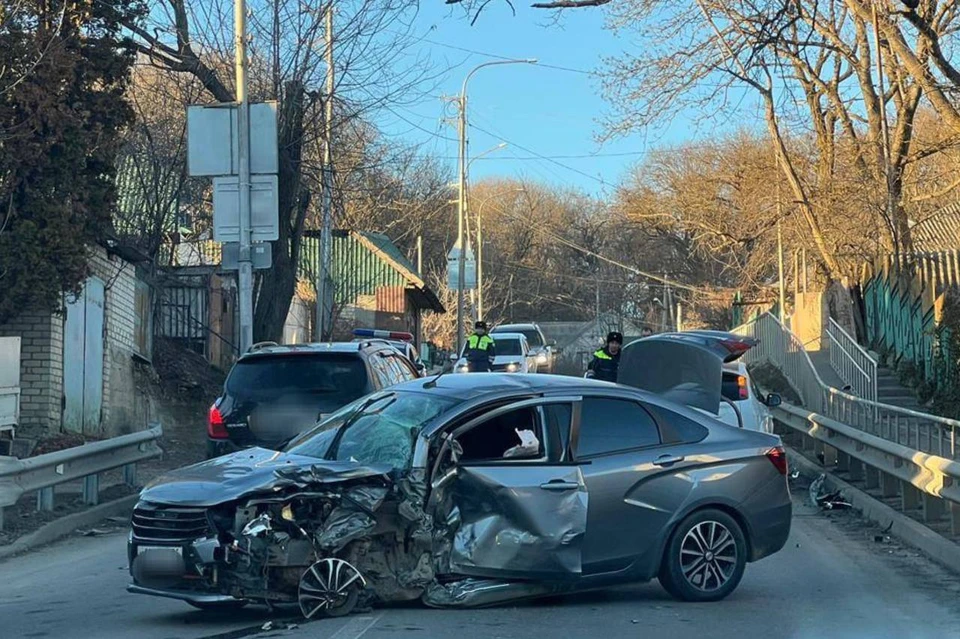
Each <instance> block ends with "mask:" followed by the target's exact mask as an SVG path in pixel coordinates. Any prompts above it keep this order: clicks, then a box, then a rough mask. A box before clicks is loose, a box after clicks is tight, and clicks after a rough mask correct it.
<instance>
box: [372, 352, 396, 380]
mask: <svg viewBox="0 0 960 639" xmlns="http://www.w3.org/2000/svg"><path fill="white" fill-rule="evenodd" d="M370 368H371V369H373V376H374V378H375V379H376V380H377V384H378V386H379V387H380V388H387V387H388V386H393V384H394V383H395V382H394V379H393V377H394V376H393V374H392V373H391V372H390V368H389V367H388V366H387V362H386V361H385V360H384V359H383V358H382V357H380V353H374V354H373V355H371V357H370Z"/></svg>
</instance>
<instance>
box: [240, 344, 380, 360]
mask: <svg viewBox="0 0 960 639" xmlns="http://www.w3.org/2000/svg"><path fill="white" fill-rule="evenodd" d="M382 346H385V344H383V343H382V342H381V343H376V344H374V343H373V340H365V341H362V342H320V343H313V344H275V345H273V346H263V347H261V348H258V349H257V350H255V351H248V352H246V353H244V354H243V355H241V356H240V360H246V359H253V358H256V357H263V356H266V355H313V354H323V353H360V352H362V351H364V350H365V349H369V348H380V347H382Z"/></svg>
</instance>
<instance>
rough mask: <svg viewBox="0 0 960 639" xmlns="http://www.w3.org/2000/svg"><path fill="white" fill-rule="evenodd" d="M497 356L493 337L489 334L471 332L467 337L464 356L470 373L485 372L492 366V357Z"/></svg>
mask: <svg viewBox="0 0 960 639" xmlns="http://www.w3.org/2000/svg"><path fill="white" fill-rule="evenodd" d="M496 356H497V350H496V346H495V345H494V341H493V338H492V337H490V336H489V335H477V334H473V335H471V336H470V337H469V338H467V348H466V349H465V350H464V357H466V359H467V365H468V366H469V367H470V372H471V373H485V372H489V371H490V370H492V368H493V358H494V357H496Z"/></svg>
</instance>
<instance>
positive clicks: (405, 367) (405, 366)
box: [387, 355, 417, 382]
mask: <svg viewBox="0 0 960 639" xmlns="http://www.w3.org/2000/svg"><path fill="white" fill-rule="evenodd" d="M387 359H388V360H390V363H391V364H393V366H394V367H395V368H396V369H397V374H398V375H399V376H400V381H401V382H406V381H409V380H411V379H416V378H417V371H416V369H414V368H413V365H412V364H410V362H409V361H408V360H407V359H406V358H405V357H401V356H400V355H390V356H389V357H388V358H387Z"/></svg>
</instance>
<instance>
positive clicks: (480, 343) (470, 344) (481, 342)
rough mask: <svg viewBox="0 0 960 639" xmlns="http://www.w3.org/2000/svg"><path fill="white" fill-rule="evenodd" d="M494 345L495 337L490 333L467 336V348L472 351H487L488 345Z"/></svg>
mask: <svg viewBox="0 0 960 639" xmlns="http://www.w3.org/2000/svg"><path fill="white" fill-rule="evenodd" d="M492 345H493V338H492V337H490V336H489V335H483V336H480V335H471V336H470V337H469V338H467V348H469V349H470V350H472V351H475V350H481V351H485V350H487V348H488V347H490V346H492Z"/></svg>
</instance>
